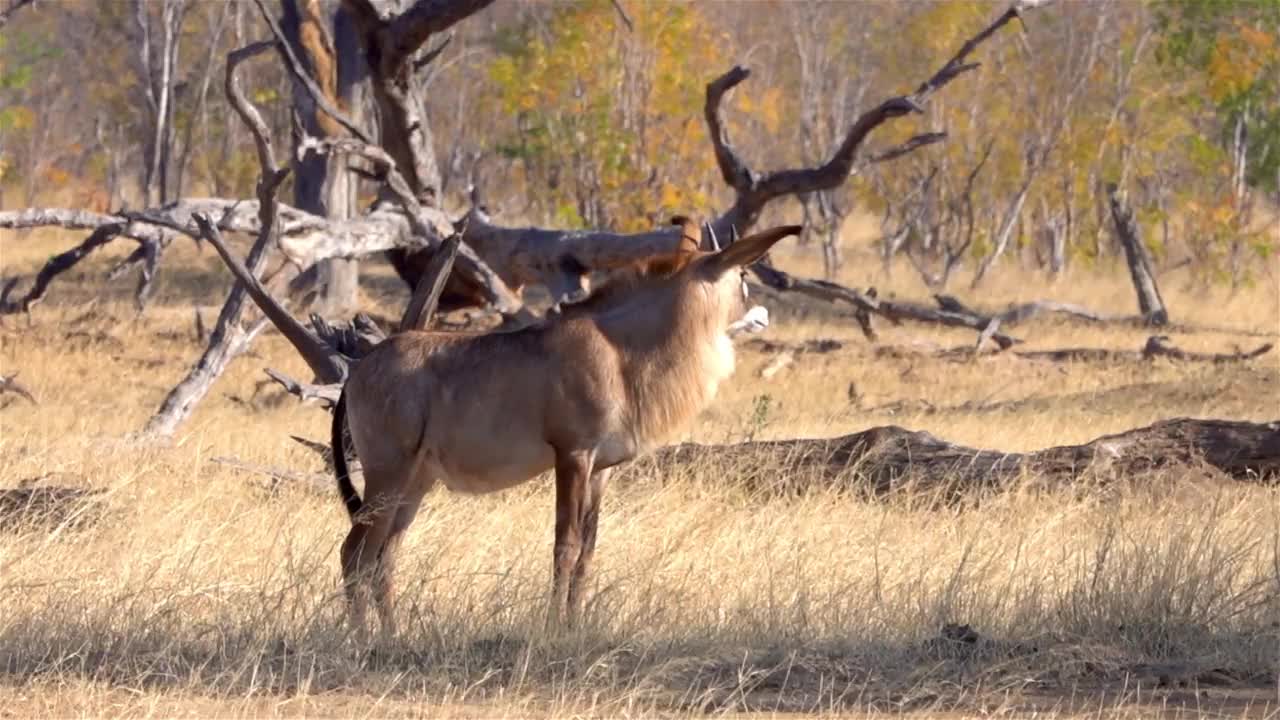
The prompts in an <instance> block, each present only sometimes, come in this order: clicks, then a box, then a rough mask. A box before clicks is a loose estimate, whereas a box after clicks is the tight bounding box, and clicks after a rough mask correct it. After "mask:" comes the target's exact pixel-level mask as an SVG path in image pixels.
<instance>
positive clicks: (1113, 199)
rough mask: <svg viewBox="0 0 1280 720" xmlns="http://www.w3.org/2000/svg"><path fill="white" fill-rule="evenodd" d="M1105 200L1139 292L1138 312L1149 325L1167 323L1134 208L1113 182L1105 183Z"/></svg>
mask: <svg viewBox="0 0 1280 720" xmlns="http://www.w3.org/2000/svg"><path fill="white" fill-rule="evenodd" d="M1107 199H1108V201H1109V202H1110V204H1111V219H1112V220H1113V221H1114V222H1115V229H1116V237H1117V238H1118V239H1119V240H1120V244H1121V245H1122V246H1123V247H1124V256H1125V262H1127V263H1128V264H1129V277H1130V278H1132V279H1133V289H1134V290H1135V291H1137V293H1138V312H1139V313H1141V314H1142V317H1143V319H1144V320H1145V321H1146V323H1147V324H1148V325H1152V326H1157V327H1158V326H1162V325H1168V324H1169V312H1168V311H1167V310H1165V307H1164V300H1163V299H1161V297H1160V288H1159V287H1157V286H1156V278H1155V275H1154V273H1153V272H1152V270H1151V255H1150V253H1148V252H1147V246H1146V245H1144V244H1143V242H1142V235H1141V231H1140V230H1139V228H1138V223H1137V221H1136V220H1135V219H1134V217H1133V210H1132V209H1130V208H1129V204H1128V203H1127V202H1125V199H1124V198H1123V197H1121V195H1120V191H1119V188H1117V187H1116V185H1115V183H1110V184H1108V185H1107Z"/></svg>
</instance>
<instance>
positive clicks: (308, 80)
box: [254, 0, 372, 143]
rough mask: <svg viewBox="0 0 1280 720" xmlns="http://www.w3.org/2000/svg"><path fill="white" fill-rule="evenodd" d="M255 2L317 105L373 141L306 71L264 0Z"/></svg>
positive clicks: (291, 68)
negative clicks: (331, 100)
mask: <svg viewBox="0 0 1280 720" xmlns="http://www.w3.org/2000/svg"><path fill="white" fill-rule="evenodd" d="M254 3H255V4H256V5H257V6H258V11H259V12H261V13H262V18H263V19H264V20H266V21H267V26H268V27H270V28H271V34H272V35H273V36H275V39H276V41H275V47H276V49H277V50H279V51H280V58H281V60H283V61H284V65H285V67H286V68H288V70H289V74H290V75H292V76H293V77H294V79H296V80H297V81H298V82H300V83H302V86H303V87H304V88H306V89H307V94H309V95H310V96H311V99H312V100H313V101H314V102H315V104H316V107H318V108H320V109H321V110H323V111H324V112H325V113H326V114H328V115H329V117H331V118H333V119H334V121H336V122H337V123H338V124H339V125H341V126H342V127H344V128H346V130H347V132H349V133H351V135H352V136H354V137H356V138H358V139H359V140H360V141H361V142H364V143H369V142H372V141H371V140H369V137H368V136H367V135H365V134H364V131H362V130H361V129H360V126H359V125H357V124H356V123H355V121H353V120H352V119H351V118H349V117H347V114H346V113H344V112H342V110H340V109H338V107H337V106H335V105H334V104H333V103H332V102H330V100H329V97H328V96H327V95H325V93H324V91H323V90H321V89H320V86H319V85H317V84H316V81H315V78H312V77H311V74H310V73H308V72H307V71H306V68H305V67H303V65H302V61H300V60H298V56H297V55H295V54H294V52H293V46H292V45H290V44H289V41H288V40H287V39H285V36H284V31H283V30H281V29H280V24H279V23H277V22H276V19H275V16H273V15H272V14H271V13H270V12H269V11H268V10H267V7H266V5H264V4H263V2H262V0H254Z"/></svg>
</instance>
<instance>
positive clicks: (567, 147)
mask: <svg viewBox="0 0 1280 720" xmlns="http://www.w3.org/2000/svg"><path fill="white" fill-rule="evenodd" d="M627 13H628V15H629V16H630V17H631V18H632V21H633V23H634V29H633V30H626V29H625V28H623V29H619V27H618V24H619V22H618V14H617V11H616V10H615V9H614V7H613V6H612V4H611V3H610V2H608V0H578V1H577V2H573V3H566V4H564V5H560V6H557V8H556V10H555V11H554V12H553V14H552V17H551V19H550V22H549V24H548V25H546V26H538V27H534V26H530V27H524V28H517V29H513V30H509V31H507V32H504V33H501V34H499V35H498V37H497V39H496V40H495V45H496V47H497V50H498V53H497V55H496V57H495V58H494V59H493V61H492V62H491V63H490V65H489V78H490V80H491V81H492V82H493V83H494V85H495V86H496V88H497V91H498V98H497V101H496V105H497V106H498V109H499V110H500V112H502V113H504V114H507V115H510V116H514V117H515V118H516V122H515V129H514V132H512V133H510V134H509V135H508V136H506V137H504V138H502V139H501V141H500V142H499V143H498V144H497V147H498V152H499V153H500V154H501V155H503V156H504V157H507V158H509V159H514V160H519V161H520V165H521V166H522V167H523V169H524V172H525V182H526V184H527V185H528V190H527V191H528V192H529V194H530V195H532V196H533V199H534V200H535V201H536V202H537V204H540V205H541V207H542V208H543V209H544V211H545V212H546V214H547V215H548V216H550V217H551V218H553V219H554V220H555V221H556V222H559V223H563V224H567V225H569V226H581V225H592V226H603V227H613V228H617V229H624V230H632V229H638V228H641V227H645V226H647V225H649V224H650V223H652V222H653V221H654V219H655V211H656V212H657V214H658V215H664V214H669V213H672V212H677V211H679V212H697V211H702V210H705V209H707V206H708V204H709V198H708V193H707V192H706V191H705V189H704V188H700V187H699V182H703V183H705V181H706V179H708V178H709V177H713V175H712V172H711V169H712V165H711V163H712V162H714V158H713V157H712V156H711V153H710V152H709V147H710V143H709V141H708V139H707V137H706V130H705V127H704V126H703V124H702V123H701V121H700V120H701V118H700V115H699V113H698V109H699V107H700V100H701V96H702V91H703V83H705V82H706V78H705V73H706V68H708V67H716V66H717V61H718V59H719V53H718V50H717V48H718V44H717V43H716V42H714V38H713V37H712V36H711V31H710V26H709V24H708V23H707V22H706V20H705V19H704V18H703V17H702V15H701V14H700V13H699V12H698V11H697V10H696V9H695V8H694V7H692V6H689V5H684V4H676V3H650V2H634V3H629V4H628V6H627Z"/></svg>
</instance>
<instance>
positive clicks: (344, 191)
mask: <svg viewBox="0 0 1280 720" xmlns="http://www.w3.org/2000/svg"><path fill="white" fill-rule="evenodd" d="M283 9H284V13H283V17H282V19H281V23H280V25H281V29H282V30H284V34H285V38H286V39H287V41H288V42H289V44H290V45H291V46H292V47H293V50H294V53H295V54H296V55H297V56H298V57H299V58H300V59H301V60H302V63H303V67H304V68H305V69H306V71H307V72H308V73H309V74H310V75H311V77H312V78H314V79H315V81H316V84H317V85H319V87H320V90H321V91H322V92H323V93H324V94H325V96H326V99H327V100H328V101H329V102H330V103H332V104H333V105H335V106H336V107H338V108H341V109H342V110H343V111H345V112H346V113H347V114H348V117H350V118H351V119H352V120H353V122H356V123H359V122H360V121H361V118H360V117H359V115H360V109H361V103H360V94H361V82H362V80H363V79H364V78H365V77H366V75H367V73H366V72H365V68H364V60H363V57H362V56H361V53H360V48H359V39H358V38H357V37H356V35H355V27H354V25H353V23H352V21H351V17H350V14H349V13H348V12H347V11H346V10H345V9H342V8H339V9H338V10H337V11H336V12H335V13H334V14H333V22H332V25H333V32H332V34H331V33H330V32H329V23H328V22H327V21H326V18H325V16H324V12H323V10H322V8H321V4H320V0H285V2H284V3H283ZM293 102H294V107H295V109H296V110H297V112H298V114H299V116H301V118H302V127H303V130H304V131H305V132H306V133H307V134H308V135H311V136H314V137H318V138H321V139H328V138H341V137H346V136H347V132H346V130H345V129H344V128H343V127H342V126H341V125H340V124H338V123H337V122H336V121H334V120H333V118H331V117H329V116H328V115H326V114H325V113H324V112H323V111H322V110H320V109H319V108H318V107H317V106H316V103H315V101H314V100H313V99H312V97H311V94H310V92H308V90H307V88H306V87H305V86H304V85H303V84H302V82H301V81H299V80H298V79H296V78H295V79H294V82H293ZM296 141H297V142H295V145H300V144H301V141H302V138H297V139H296ZM346 163H347V158H346V157H345V156H344V155H343V154H341V153H331V154H329V155H321V154H319V153H306V154H304V155H301V156H299V155H298V154H297V153H295V154H294V203H295V204H296V205H297V207H298V208H299V209H301V210H305V211H307V212H311V213H316V214H317V215H323V216H325V217H327V218H329V219H330V220H347V219H349V218H352V217H354V216H356V215H358V212H357V210H356V207H355V205H356V189H357V185H358V180H357V178H356V176H355V175H354V174H353V173H351V172H350V171H348V170H347V168H346ZM317 270H318V272H317V276H316V283H317V286H318V290H319V297H318V299H317V310H318V312H319V313H320V314H321V315H323V316H324V317H326V318H336V317H343V318H345V317H348V316H350V315H351V313H353V312H354V311H355V309H356V304H357V296H358V293H359V272H360V265H359V262H358V261H357V260H356V259H355V258H329V259H327V260H323V261H321V262H320V263H319V265H318V267H317Z"/></svg>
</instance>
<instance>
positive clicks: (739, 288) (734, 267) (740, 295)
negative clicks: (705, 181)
mask: <svg viewBox="0 0 1280 720" xmlns="http://www.w3.org/2000/svg"><path fill="white" fill-rule="evenodd" d="M672 224H675V225H679V226H680V227H681V228H682V232H683V239H682V241H681V252H680V255H679V260H678V265H679V267H678V269H679V270H680V271H681V272H682V273H683V274H685V275H686V276H687V277H688V278H689V280H690V282H696V283H699V284H701V285H703V286H704V287H705V289H706V291H707V294H708V299H710V300H712V301H713V302H714V304H715V305H716V306H717V307H718V309H719V310H720V312H721V317H720V318H718V319H719V320H721V321H722V325H721V327H723V328H724V329H725V332H726V333H727V334H728V335H730V336H733V335H737V334H739V333H743V332H747V333H757V332H760V331H762V330H764V329H765V328H766V327H768V326H769V311H768V310H767V309H766V308H765V307H764V306H763V305H755V304H753V303H752V302H751V293H750V290H749V289H748V286H747V268H748V267H750V266H751V265H752V264H753V263H755V262H756V261H757V260H759V259H760V258H762V257H764V255H765V253H767V252H769V249H770V248H772V247H773V246H774V245H775V244H777V243H778V241H780V240H782V239H783V238H785V237H789V236H791V235H798V234H800V231H801V230H802V229H803V228H802V226H800V225H783V226H780V227H775V228H770V229H768V230H763V231H761V232H758V233H756V234H754V235H750V236H748V237H745V238H742V239H741V240H737V241H736V242H733V243H732V244H730V245H729V246H728V247H724V248H723V249H722V248H721V244H720V242H719V241H718V239H717V238H716V235H715V232H714V231H713V230H712V228H711V225H710V224H709V223H708V224H706V225H704V226H703V227H702V228H699V227H698V225H697V224H695V223H693V222H692V221H690V220H689V219H687V218H684V217H677V218H674V219H672ZM694 248H696V249H694Z"/></svg>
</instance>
